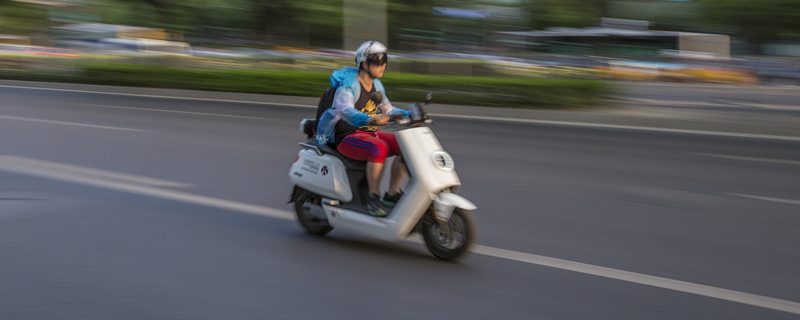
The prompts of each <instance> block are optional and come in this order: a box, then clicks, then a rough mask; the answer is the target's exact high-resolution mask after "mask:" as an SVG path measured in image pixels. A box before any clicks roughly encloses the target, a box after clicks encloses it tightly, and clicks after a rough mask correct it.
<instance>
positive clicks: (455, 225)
mask: <svg viewBox="0 0 800 320" xmlns="http://www.w3.org/2000/svg"><path fill="white" fill-rule="evenodd" d="M445 224H446V226H447V227H448V228H443V224H442V223H441V222H438V221H436V220H435V219H434V218H432V217H428V218H426V219H425V220H423V223H422V237H423V238H424V239H425V246H426V247H428V251H430V252H431V254H433V255H434V256H436V257H437V258H439V259H442V260H448V261H454V260H458V259H461V258H463V257H465V254H466V253H468V252H469V248H470V246H471V245H472V243H473V242H474V241H475V239H476V238H477V236H478V228H477V224H476V223H475V216H474V215H473V214H472V212H471V211H467V210H462V209H459V208H456V209H455V210H454V211H453V214H452V215H451V216H450V219H449V220H447V222H445ZM446 229H449V232H446V231H445V230H446Z"/></svg>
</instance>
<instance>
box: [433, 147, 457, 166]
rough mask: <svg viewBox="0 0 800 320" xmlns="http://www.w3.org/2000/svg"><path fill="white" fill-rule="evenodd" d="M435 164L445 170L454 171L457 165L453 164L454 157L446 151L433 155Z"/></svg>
mask: <svg viewBox="0 0 800 320" xmlns="http://www.w3.org/2000/svg"><path fill="white" fill-rule="evenodd" d="M433 164H435V165H436V166H437V167H439V168H440V169H444V170H453V168H454V167H455V163H453V157H451V156H450V154H448V153H447V152H444V151H436V152H434V153H433Z"/></svg>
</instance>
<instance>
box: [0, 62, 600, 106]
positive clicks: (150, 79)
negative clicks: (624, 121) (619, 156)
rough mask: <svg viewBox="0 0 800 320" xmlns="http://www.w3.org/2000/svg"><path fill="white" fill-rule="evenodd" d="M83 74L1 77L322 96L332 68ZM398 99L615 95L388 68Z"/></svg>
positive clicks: (537, 101) (580, 83)
mask: <svg viewBox="0 0 800 320" xmlns="http://www.w3.org/2000/svg"><path fill="white" fill-rule="evenodd" d="M77 69H78V70H79V71H77V72H45V71H31V70H24V71H8V70H5V71H3V70H0V78H4V79H11V80H31V81H50V82H71V83H84V84H98V85H113V86H132V87H151V88H170V89H189V90H206V91H228V92H244V93H260V94H280V95H294V96H311V97H317V96H320V95H321V94H322V92H323V91H324V90H325V89H326V88H327V87H328V86H329V85H330V84H329V82H328V76H329V74H330V72H319V71H299V70H286V69H282V70H281V69H277V70H209V69H188V68H174V67H164V66H147V65H133V64H114V63H107V64H89V65H81V66H79V67H78V68H77ZM381 80H382V81H383V83H384V84H385V86H386V88H387V95H388V96H389V98H390V99H392V100H393V101H418V100H422V99H424V97H425V94H427V93H428V92H433V93H434V95H435V97H436V101H437V102H438V103H444V104H457V105H474V106H499V107H514V108H580V107H587V106H593V105H598V104H600V103H601V101H602V99H603V98H605V97H607V96H609V95H610V94H611V93H612V91H613V88H611V87H610V85H609V84H607V83H605V82H602V81H597V80H586V79H529V78H501V77H474V76H441V75H417V74H408V73H397V72H387V73H386V75H385V76H384V77H383V78H382V79H381Z"/></svg>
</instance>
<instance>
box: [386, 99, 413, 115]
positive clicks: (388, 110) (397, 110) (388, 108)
mask: <svg viewBox="0 0 800 320" xmlns="http://www.w3.org/2000/svg"><path fill="white" fill-rule="evenodd" d="M378 108H380V110H381V113H383V114H389V115H392V114H397V113H401V114H403V115H405V116H406V117H408V116H409V115H410V114H411V112H410V111H406V110H403V109H400V108H398V107H395V106H393V105H392V102H390V101H389V98H386V95H383V102H381V105H380V106H378Z"/></svg>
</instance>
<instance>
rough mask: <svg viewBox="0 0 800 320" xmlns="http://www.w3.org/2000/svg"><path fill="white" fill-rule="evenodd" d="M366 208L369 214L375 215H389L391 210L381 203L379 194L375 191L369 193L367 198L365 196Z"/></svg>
mask: <svg viewBox="0 0 800 320" xmlns="http://www.w3.org/2000/svg"><path fill="white" fill-rule="evenodd" d="M367 209H368V210H369V214H371V215H373V216H376V217H385V216H387V215H389V211H391V209H389V208H387V207H386V206H385V205H383V201H381V196H379V195H377V194H375V193H373V194H370V195H369V198H367Z"/></svg>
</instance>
